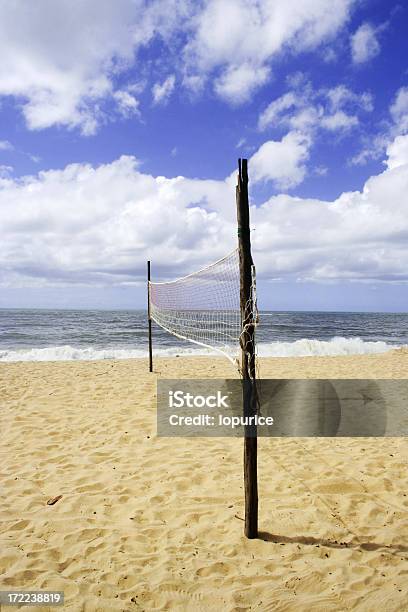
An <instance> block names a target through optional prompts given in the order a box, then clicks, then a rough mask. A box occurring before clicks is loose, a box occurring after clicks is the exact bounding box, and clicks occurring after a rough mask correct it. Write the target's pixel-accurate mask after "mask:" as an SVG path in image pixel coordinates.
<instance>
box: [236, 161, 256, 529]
mask: <svg viewBox="0 0 408 612" xmlns="http://www.w3.org/2000/svg"><path fill="white" fill-rule="evenodd" d="M236 201H237V219H238V250H239V268H240V306H241V324H242V330H243V333H242V335H241V349H242V352H241V370H242V378H243V381H242V382H243V413H244V417H246V416H255V414H256V406H257V404H256V389H255V371H256V368H255V326H254V318H253V317H254V313H253V304H252V291H251V287H252V266H253V261H252V255H251V235H250V227H249V202H248V162H247V160H246V159H242V160H241V159H239V160H238V184H237V188H236ZM257 442H258V440H257V428H256V425H249V426H246V427H245V438H244V488H245V535H246V537H247V538H256V537H257V536H258V475H257V452H258V445H257Z"/></svg>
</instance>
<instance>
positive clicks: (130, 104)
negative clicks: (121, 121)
mask: <svg viewBox="0 0 408 612" xmlns="http://www.w3.org/2000/svg"><path fill="white" fill-rule="evenodd" d="M113 97H114V99H115V100H116V102H117V105H118V109H119V112H120V114H121V115H122V116H123V117H130V116H131V115H139V114H140V111H139V101H138V100H137V99H136V98H135V97H134V96H133V95H132V94H131V93H129V92H128V91H125V90H120V89H119V90H117V91H115V93H114V94H113Z"/></svg>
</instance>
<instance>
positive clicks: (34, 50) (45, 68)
mask: <svg viewBox="0 0 408 612" xmlns="http://www.w3.org/2000/svg"><path fill="white" fill-rule="evenodd" d="M355 2H356V0H337V2H336V3H333V2H332V0H303V1H302V2H301V3H300V2H298V3H295V2H288V1H287V0H273V1H272V0H258V1H257V2H256V3H254V2H253V1H252V0H206V1H205V2H197V3H194V2H191V0H149V1H148V0H120V2H116V3H115V2H112V1H111V0H99V1H98V2H97V9H96V8H95V1H94V0H81V2H79V3H76V5H75V10H72V2H70V1H69V0H58V2H55V1H54V0H38V2H36V3H35V6H34V4H33V3H32V1H31V0H19V2H17V3H16V2H13V1H12V0H4V1H3V2H1V3H0V55H1V58H2V61H1V64H0V96H12V97H14V99H15V100H16V103H18V105H19V108H21V110H22V112H23V115H24V118H25V121H26V124H27V126H28V128H29V129H32V130H41V129H45V128H48V127H51V126H65V127H68V128H70V129H71V128H78V129H80V130H81V131H82V132H83V133H84V134H93V133H95V132H96V131H97V129H98V127H99V125H100V124H101V123H103V122H104V121H107V120H108V119H109V120H111V119H112V116H113V113H112V109H111V108H107V107H108V106H109V104H110V103H112V102H113V103H114V102H115V100H116V101H118V98H120V96H122V102H123V99H124V95H123V91H125V92H126V93H127V94H128V95H133V94H134V93H135V92H132V90H131V89H130V87H128V86H127V84H126V83H123V82H122V80H121V85H120V86H118V81H119V78H118V77H119V75H120V76H121V77H123V75H125V78H126V72H128V73H129V69H130V68H132V71H133V77H134V76H135V74H136V78H145V79H148V80H149V83H150V86H151V85H152V83H154V82H155V80H156V79H157V76H156V75H155V66H157V63H156V62H155V61H153V62H150V63H148V62H144V63H142V62H139V60H138V52H139V50H140V49H141V48H142V47H146V46H147V45H149V44H150V43H152V41H153V40H154V39H156V38H160V41H161V45H162V46H164V48H165V53H166V54H167V55H168V56H169V57H170V58H172V60H174V61H172V64H173V65H174V66H175V68H174V69H175V70H177V74H176V75H171V76H169V77H168V78H167V79H166V81H165V82H164V83H157V82H156V84H155V85H154V86H153V89H154V91H153V95H154V100H155V102H160V101H163V102H164V101H165V100H166V99H167V98H168V96H169V95H170V93H171V91H172V89H173V87H174V82H175V81H174V78H175V77H176V78H178V79H179V80H180V82H181V83H183V84H184V86H185V87H188V88H189V89H190V90H191V91H193V92H194V93H195V95H200V93H201V92H202V90H203V88H204V87H205V84H206V83H210V86H211V87H213V88H214V90H215V92H216V94H217V95H219V96H220V97H221V98H223V99H225V100H227V101H228V102H232V103H233V104H237V103H241V102H244V101H246V100H248V99H249V98H250V96H251V95H252V94H253V93H254V91H255V90H256V89H257V88H258V87H260V86H261V85H263V84H264V83H265V82H266V81H267V80H268V79H269V75H270V73H271V63H272V62H273V61H274V60H275V59H276V60H278V59H279V56H280V55H282V53H283V52H285V53H291V54H296V53H299V52H301V51H304V50H312V49H315V48H316V47H318V46H319V45H320V44H321V43H322V42H325V41H328V40H330V39H331V38H332V37H333V36H334V35H335V34H336V33H337V32H338V31H339V30H340V29H341V28H342V26H344V24H345V23H346V21H347V19H348V17H349V14H350V11H351V7H352V6H353V4H355ZM186 39H187V40H188V41H189V42H188V43H187V44H185V42H184V41H185V40H186ZM153 59H154V58H153ZM139 73H140V74H139ZM117 90H119V91H117ZM121 92H122V93H121ZM136 101H137V96H136V97H135V98H134V102H133V103H132V104H131V105H130V104H129V103H128V102H126V101H125V102H124V104H123V103H119V105H118V106H117V110H118V111H119V114H122V115H123V114H124V113H125V114H126V113H129V112H133V111H134V110H135V109H136Z"/></svg>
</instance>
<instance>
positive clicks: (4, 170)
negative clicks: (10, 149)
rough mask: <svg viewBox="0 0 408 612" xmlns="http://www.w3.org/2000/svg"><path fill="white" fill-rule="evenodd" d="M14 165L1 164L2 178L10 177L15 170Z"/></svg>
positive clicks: (0, 173)
mask: <svg viewBox="0 0 408 612" xmlns="http://www.w3.org/2000/svg"><path fill="white" fill-rule="evenodd" d="M13 170H14V168H13V166H6V165H5V164H0V179H1V178H8V177H9V176H10V175H11V173H12V172H13Z"/></svg>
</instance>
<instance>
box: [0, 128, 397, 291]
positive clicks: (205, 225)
mask: <svg viewBox="0 0 408 612" xmlns="http://www.w3.org/2000/svg"><path fill="white" fill-rule="evenodd" d="M287 140H289V142H290V140H292V149H293V148H295V150H296V139H295V135H291V136H290V137H289V135H288V139H287ZM407 142H408V136H404V137H400V138H398V139H397V140H396V141H395V142H394V143H393V145H392V146H391V147H390V148H389V160H388V167H387V168H386V169H385V170H384V172H382V173H381V174H379V175H378V176H373V177H371V178H370V179H369V180H368V181H367V182H366V184H365V185H364V187H363V189H362V190H361V191H355V192H351V193H343V194H342V195H341V196H340V197H339V198H337V199H336V200H335V201H333V202H325V201H322V200H316V199H312V198H303V199H302V198H299V197H291V196H289V195H284V194H281V195H277V196H275V197H272V198H270V199H269V200H268V201H266V202H265V203H264V204H262V205H261V206H259V207H252V209H251V219H252V226H253V227H254V229H256V231H254V232H253V249H254V259H255V262H256V264H257V270H258V274H259V276H260V277H263V278H269V279H272V278H276V277H278V276H279V277H281V278H285V279H301V280H302V279H303V280H305V279H312V280H318V281H325V280H333V279H350V280H356V279H357V280H363V281H370V280H373V279H374V280H376V281H398V282H399V281H404V282H407V281H408V273H407V269H408V251H407V248H406V243H407V236H408V200H407V197H406V194H407V193H408V163H407V161H408V155H407V147H408V145H407ZM266 144H268V143H266ZM279 145H280V146H279ZM297 146H301V144H300V145H299V143H298V145H297ZM285 147H286V149H287V151H288V150H289V149H290V148H291V147H290V146H289V145H288V144H287V143H286V144H283V143H275V146H271V145H268V146H266V147H264V148H262V147H261V149H260V151H258V154H255V156H253V157H252V158H251V160H250V185H251V184H252V183H253V182H254V179H255V178H256V176H257V178H258V180H260V179H262V178H266V179H269V178H278V179H279V178H280V177H279V176H278V177H276V171H275V170H274V168H273V167H272V166H271V165H270V161H271V160H272V161H273V162H274V163H275V162H277V161H278V160H277V151H279V152H280V153H282V150H283V148H285ZM287 155H288V157H289V163H290V156H289V153H288V152H287ZM296 159H297V160H299V156H298V157H296ZM300 163H301V162H300ZM293 168H296V164H294V165H293ZM256 173H258V175H257V174H256ZM281 177H284V171H282V173H281ZM286 178H287V177H286ZM286 178H285V179H284V180H286ZM295 180H296V179H295ZM234 183H235V180H233V179H231V177H228V178H227V179H226V180H224V181H220V180H198V179H187V178H184V177H176V178H172V179H170V178H165V177H154V176H151V175H148V174H144V173H143V172H141V170H140V168H139V166H138V163H137V161H136V160H135V159H134V158H131V157H122V158H120V159H118V160H116V161H114V162H112V163H110V164H106V165H103V166H99V167H97V168H93V167H92V166H90V165H88V164H72V165H70V166H67V167H66V168H65V169H63V170H54V171H47V172H41V173H40V174H39V175H38V176H37V177H32V176H31V177H25V178H23V179H21V180H18V179H11V178H7V179H0V270H2V272H1V274H0V283H1V284H2V286H28V285H56V284H65V285H67V284H72V283H82V284H86V285H111V284H122V283H129V282H135V281H138V280H144V275H145V262H146V259H152V260H153V261H154V262H155V274H156V276H162V277H170V278H171V277H174V276H175V275H181V274H184V273H187V272H190V271H193V270H194V269H197V268H199V267H201V266H202V265H205V264H206V263H208V262H209V261H211V260H213V259H217V258H218V257H221V256H222V255H223V254H225V253H226V252H228V250H229V249H232V248H233V246H234V244H235V240H236V238H235V237H236V218H235V194H234Z"/></svg>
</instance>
